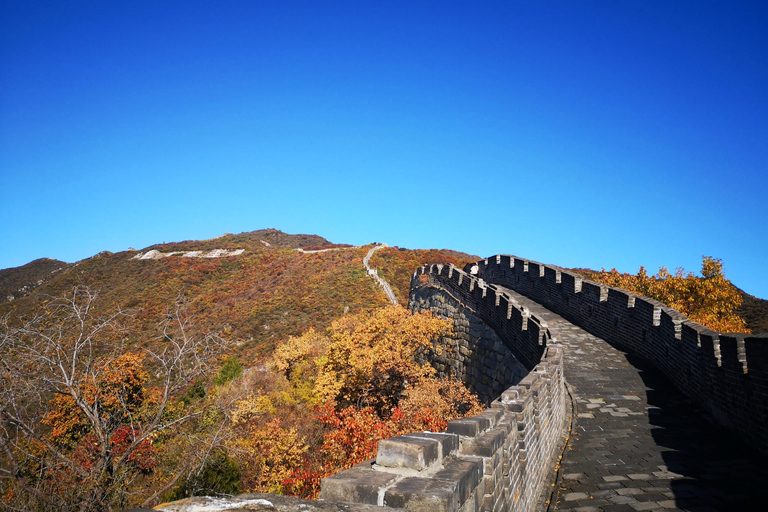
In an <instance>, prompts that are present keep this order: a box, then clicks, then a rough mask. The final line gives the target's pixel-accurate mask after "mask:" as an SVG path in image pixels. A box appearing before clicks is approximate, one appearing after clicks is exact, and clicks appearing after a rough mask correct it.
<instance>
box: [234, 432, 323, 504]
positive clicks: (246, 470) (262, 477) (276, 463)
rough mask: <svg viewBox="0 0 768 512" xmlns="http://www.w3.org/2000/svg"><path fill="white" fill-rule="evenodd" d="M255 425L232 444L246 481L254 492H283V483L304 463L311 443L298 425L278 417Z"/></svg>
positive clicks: (244, 481) (248, 487) (246, 485)
mask: <svg viewBox="0 0 768 512" xmlns="http://www.w3.org/2000/svg"><path fill="white" fill-rule="evenodd" d="M251 427H252V428H251V429H249V432H248V434H249V435H247V436H241V437H238V438H236V439H235V440H234V441H233V442H232V445H231V448H232V449H233V450H232V451H233V453H235V454H236V458H237V459H238V462H239V463H240V467H241V469H242V471H243V484H244V486H245V487H246V488H247V489H248V490H250V491H259V492H280V490H281V489H282V482H283V481H284V480H286V479H288V478H289V477H290V475H291V473H292V472H293V471H294V470H295V468H297V467H300V466H301V464H302V462H303V461H304V454H305V453H306V452H307V450H308V449H309V446H308V445H307V443H306V441H305V439H304V438H303V437H302V436H300V435H299V433H298V431H297V429H296V428H294V427H289V426H285V425H283V424H282V422H281V421H280V420H279V419H277V418H275V419H273V420H271V421H268V422H266V423H259V424H256V423H254V424H252V425H251Z"/></svg>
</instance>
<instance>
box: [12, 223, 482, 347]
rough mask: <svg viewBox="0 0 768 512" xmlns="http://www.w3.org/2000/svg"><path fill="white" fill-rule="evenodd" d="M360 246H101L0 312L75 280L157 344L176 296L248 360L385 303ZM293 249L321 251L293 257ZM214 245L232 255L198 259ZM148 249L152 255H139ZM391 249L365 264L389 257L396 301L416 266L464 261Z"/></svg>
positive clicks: (270, 237)
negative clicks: (126, 313) (345, 316)
mask: <svg viewBox="0 0 768 512" xmlns="http://www.w3.org/2000/svg"><path fill="white" fill-rule="evenodd" d="M370 247H371V246H361V247H350V246H346V245H338V244H332V243H331V242H329V241H328V240H326V239H325V238H322V237H320V236H316V235H289V234H286V233H283V232H281V231H278V230H274V229H269V230H260V231H253V232H249V233H241V234H238V235H232V234H227V235H224V236H221V237H218V238H215V239H211V240H203V241H184V242H174V243H167V244H156V245H152V246H149V247H147V248H145V249H143V250H141V251H123V252H118V253H109V252H102V253H99V254H98V255H96V256H93V257H91V258H88V259H85V260H82V261H79V262H77V263H74V264H71V265H67V264H64V263H62V262H58V264H60V265H63V267H61V268H62V269H61V270H60V271H58V272H56V273H54V274H52V275H51V277H50V278H49V279H48V280H47V281H44V282H42V283H41V284H40V285H39V286H37V287H36V288H35V289H34V290H32V291H31V292H30V293H29V294H28V295H27V296H24V297H20V298H17V299H15V300H13V301H11V302H7V301H6V302H5V303H0V316H4V315H5V314H8V313H10V315H11V317H12V318H18V317H21V316H23V317H29V316H30V315H31V314H32V313H33V311H34V310H35V308H36V306H37V305H38V304H40V302H41V301H44V300H47V299H49V298H50V297H52V296H53V297H61V296H65V295H67V294H68V293H70V292H71V290H72V289H73V288H74V287H75V286H88V287H89V288H91V289H94V290H98V291H99V301H98V307H99V309H100V311H101V312H103V313H107V312H110V311H114V310H116V309H117V308H122V309H128V310H129V311H130V313H131V317H130V318H129V319H128V321H127V322H128V325H127V327H128V332H131V333H132V334H131V337H132V342H133V343H136V344H139V345H142V346H151V345H152V344H154V343H157V342H158V339H157V337H156V336H157V329H156V325H157V324H158V323H159V322H160V321H161V320H162V319H163V318H164V314H165V312H166V310H167V308H169V307H170V306H171V305H173V303H174V301H175V300H176V299H177V298H179V297H183V298H184V300H185V301H186V304H187V308H188V311H189V313H191V314H192V315H193V316H194V318H195V323H196V325H197V326H198V327H199V328H201V329H203V330H211V331H213V332H216V333H219V334H221V335H222V336H224V337H226V338H228V339H230V340H235V341H236V342H237V346H238V348H237V349H236V355H238V356H241V357H245V358H246V359H258V358H260V357H263V356H266V355H267V354H269V353H271V351H272V349H273V348H274V346H275V345H276V344H277V343H279V342H280V341H281V340H284V339H286V338H287V337H288V336H291V335H299V334H301V333H302V332H304V331H305V330H307V329H308V328H309V327H315V329H318V330H322V329H325V328H326V327H327V326H328V325H330V322H331V321H332V320H334V319H335V318H337V317H339V316H341V315H343V314H345V313H357V312H360V311H370V310H372V309H374V308H377V307H380V306H384V305H386V304H387V303H388V300H387V297H386V295H385V294H384V292H383V291H382V289H381V288H379V287H378V286H377V285H376V283H375V282H374V281H373V279H371V278H370V277H369V276H368V275H367V274H366V272H365V270H364V268H363V264H362V260H363V257H364V256H365V254H366V252H367V251H368V249H370ZM298 248H302V249H304V250H307V251H308V250H318V249H331V250H328V251H323V252H315V253H303V252H299V251H297V250H296V249H298ZM216 249H226V250H228V251H233V252H231V253H229V254H237V255H234V256H223V257H200V256H205V255H210V254H214V253H211V251H215V250H216ZM149 251H157V252H156V253H153V254H152V255H153V256H155V257H157V255H158V254H160V255H162V257H159V259H139V258H141V257H142V256H145V255H147V253H149ZM190 251H195V252H194V253H190ZM380 252H381V251H380ZM395 252H397V253H398V254H399V255H400V259H397V260H395V259H387V258H385V259H382V260H380V261H379V262H372V264H373V266H377V265H378V266H381V265H382V264H383V265H387V264H388V263H390V262H392V263H398V264H397V265H393V266H392V268H389V269H387V268H386V267H385V268H383V269H382V271H381V272H382V275H386V276H387V277H385V279H389V278H391V279H392V280H393V282H397V283H399V285H398V286H399V291H400V293H401V295H402V294H405V302H407V284H403V283H408V282H409V281H410V275H411V273H412V272H413V271H414V270H415V269H416V268H417V267H418V266H419V265H421V264H423V263H427V262H434V261H443V262H448V261H449V260H450V262H453V263H456V264H461V265H463V264H464V263H466V262H467V261H470V260H472V259H474V258H473V257H470V256H468V255H463V259H462V256H460V255H458V254H457V253H453V252H450V251H410V250H402V251H395ZM171 253H173V255H169V254H171ZM185 253H186V255H185ZM190 254H192V255H193V256H196V257H190V256H189V255H190ZM218 254H221V252H220V253H218ZM403 257H405V260H403ZM39 261H43V260H38V262H39ZM45 261H49V262H50V261H54V260H45ZM401 261H405V262H406V264H403V263H401ZM33 263H34V265H33V264H29V266H25V267H29V268H28V269H26V268H25V267H19V269H22V270H19V269H9V270H8V271H6V275H7V276H8V277H7V280H8V282H9V283H17V282H22V281H24V280H25V279H26V280H29V279H28V277H29V276H32V277H36V276H37V275H38V274H41V273H42V272H44V271H48V269H49V267H51V265H50V264H48V263H46V264H42V263H37V262H33ZM32 269H35V272H32ZM49 273H50V272H49Z"/></svg>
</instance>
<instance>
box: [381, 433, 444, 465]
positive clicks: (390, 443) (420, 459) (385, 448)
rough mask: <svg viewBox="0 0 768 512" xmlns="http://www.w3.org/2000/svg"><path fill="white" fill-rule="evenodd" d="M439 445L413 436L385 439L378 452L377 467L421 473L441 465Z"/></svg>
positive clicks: (433, 441)
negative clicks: (405, 469) (411, 470)
mask: <svg viewBox="0 0 768 512" xmlns="http://www.w3.org/2000/svg"><path fill="white" fill-rule="evenodd" d="M439 444H442V443H441V442H439V441H438V440H436V439H429V438H425V437H417V436H411V435H404V436H398V437H393V438H391V439H383V440H381V441H379V446H378V450H377V452H376V465H377V466H382V467H386V468H407V469H413V470H416V471H421V470H423V469H426V468H428V467H430V466H434V465H436V464H440V463H441V460H440V451H441V450H440V448H438V445H439Z"/></svg>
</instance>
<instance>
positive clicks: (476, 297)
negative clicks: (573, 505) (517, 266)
mask: <svg viewBox="0 0 768 512" xmlns="http://www.w3.org/2000/svg"><path fill="white" fill-rule="evenodd" d="M425 291H429V293H430V294H439V295H443V296H445V297H446V298H448V299H450V301H451V303H453V304H458V305H460V307H461V308H462V309H466V310H468V311H471V312H472V314H473V315H475V316H476V317H478V318H480V319H481V320H482V322H483V323H485V324H486V325H487V326H488V327H489V328H491V329H492V330H493V331H494V332H495V333H496V335H497V336H498V340H499V341H500V342H501V343H503V344H504V345H505V347H506V349H507V350H509V351H510V353H512V354H514V356H516V357H515V358H514V359H515V364H517V365H522V367H524V368H525V369H527V370H528V373H527V375H525V376H524V377H523V378H522V379H518V382H517V383H516V384H515V385H513V386H509V387H507V388H506V389H504V390H503V391H502V392H501V394H500V396H498V397H496V398H495V399H494V400H493V401H492V402H491V403H490V407H489V408H488V409H486V411H485V412H483V413H482V414H480V415H478V416H475V417H471V418H464V419H461V420H456V421H452V422H450V423H449V424H448V428H447V431H446V432H441V433H430V432H423V433H414V434H408V435H404V436H399V437H396V438H392V439H387V440H383V441H381V442H380V443H379V445H378V452H377V454H376V459H375V460H372V461H368V462H365V463H362V464H358V465H357V466H355V467H353V468H352V469H350V470H347V471H344V472H342V473H339V474H337V475H334V476H331V477H328V478H325V479H324V480H323V483H322V490H321V493H320V497H321V498H322V499H325V500H328V501H339V502H354V503H368V504H378V505H380V506H385V507H399V508H405V509H408V510H411V511H414V512H417V511H466V512H469V511H472V512H474V511H479V510H484V511H502V510H516V511H531V510H535V509H536V508H537V506H538V505H539V504H540V503H541V502H542V501H543V498H542V496H545V495H546V494H547V493H546V491H547V489H548V488H549V486H550V483H551V482H550V480H551V477H552V476H553V473H552V471H551V469H552V464H553V463H554V461H555V460H556V458H557V457H556V456H557V453H558V452H559V448H560V446H561V441H562V438H563V435H564V427H565V424H566V421H567V418H568V412H567V404H566V391H565V383H564V380H563V353H562V350H561V348H560V347H559V346H558V344H557V339H556V336H555V335H554V334H553V333H552V332H551V330H550V329H549V327H548V326H547V325H546V323H545V322H543V321H542V320H540V319H539V318H537V317H536V316H535V315H533V314H531V312H530V311H528V310H527V309H526V308H525V307H523V306H521V305H520V304H519V303H517V301H516V300H515V299H514V298H513V297H512V296H510V295H509V294H507V293H505V292H504V291H503V290H502V289H500V288H499V287H497V286H495V285H492V284H489V283H487V282H485V281H484V280H483V279H480V278H478V277H477V276H473V275H471V274H469V273H467V272H464V271H462V270H460V269H458V268H456V267H454V266H453V265H447V266H442V265H429V266H425V267H422V268H420V269H419V270H418V271H417V272H416V273H414V275H413V278H412V281H411V306H412V307H415V308H419V307H422V308H423V307H425V305H426V304H427V303H426V302H424V301H425V300H427V299H425V297H428V296H427V295H425V294H424V293H423V292H425ZM429 297H431V296H429ZM496 350H497V353H501V348H499V347H497V348H496ZM491 359H493V358H487V359H482V358H480V359H478V360H479V361H481V362H482V361H485V360H488V361H490V360H491ZM518 361H519V362H518ZM498 371H499V366H498V361H494V365H493V366H489V367H488V373H489V374H490V373H494V372H498Z"/></svg>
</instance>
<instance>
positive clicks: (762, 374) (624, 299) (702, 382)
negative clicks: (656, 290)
mask: <svg viewBox="0 0 768 512" xmlns="http://www.w3.org/2000/svg"><path fill="white" fill-rule="evenodd" d="M465 270H466V271H467V273H470V274H472V275H475V276H477V277H478V279H482V280H485V281H488V282H495V283H498V284H499V285H502V286H505V287H507V288H510V289H513V290H515V291H517V292H519V293H521V294H523V295H526V296H527V297H529V298H531V299H533V300H535V301H536V302H538V303H540V304H541V305H543V306H545V307H547V308H548V309H550V310H552V311H553V312H555V313H557V314H558V315H560V316H562V317H564V318H566V319H567V320H569V321H570V322H572V323H574V324H576V325H578V326H580V327H582V328H583V329H585V330H587V331H589V332H591V333H592V334H594V335H596V336H599V337H601V338H603V339H605V340H607V341H609V342H610V343H612V344H614V345H615V346H617V347H619V348H621V349H623V350H626V351H627V352H629V353H632V354H635V355H637V356H640V357H642V358H644V359H647V360H648V361H650V362H651V363H653V365H654V366H656V368H658V369H659V370H661V371H662V372H663V373H664V374H666V376H667V377H668V378H669V379H670V380H671V381H672V382H673V383H674V384H675V385H676V386H677V387H678V388H679V389H680V390H681V391H682V392H684V393H685V394H686V395H688V396H690V397H691V398H693V399H694V400H696V401H697V402H698V403H699V404H701V405H702V406H703V407H705V408H706V409H707V410H708V411H709V412H710V413H711V414H712V416H713V417H714V418H715V419H716V420H717V421H718V422H720V423H722V424H723V425H725V426H727V427H729V428H731V429H733V430H735V431H736V432H738V433H739V434H740V435H741V436H742V437H744V438H745V439H746V440H747V441H749V442H750V443H751V444H752V445H754V446H755V447H756V448H758V449H759V450H760V451H761V452H763V453H768V336H766V335H749V334H725V333H719V332H715V331H712V330H710V329H707V328H705V327H703V326H702V325H699V324H697V323H696V322H692V321H690V320H688V318H686V317H685V315H683V314H681V313H680V312H678V311H676V310H674V309H672V308H670V307H668V306H666V305H664V304H662V303H660V302H658V301H655V300H652V299H649V298H647V297H643V296H640V295H637V294H634V293H631V292H628V291H626V290H622V289H620V288H613V287H609V286H606V285H602V284H599V283H595V282H593V281H589V280H587V279H584V278H583V277H582V276H581V275H579V274H576V273H573V272H569V271H566V270H564V269H562V268H559V267H556V266H553V265H544V264H542V263H538V262H535V261H530V260H525V259H522V258H517V257H515V256H510V255H496V256H493V257H490V258H486V259H484V260H480V261H478V262H476V263H472V264H469V265H467V267H466V268H465Z"/></svg>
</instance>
